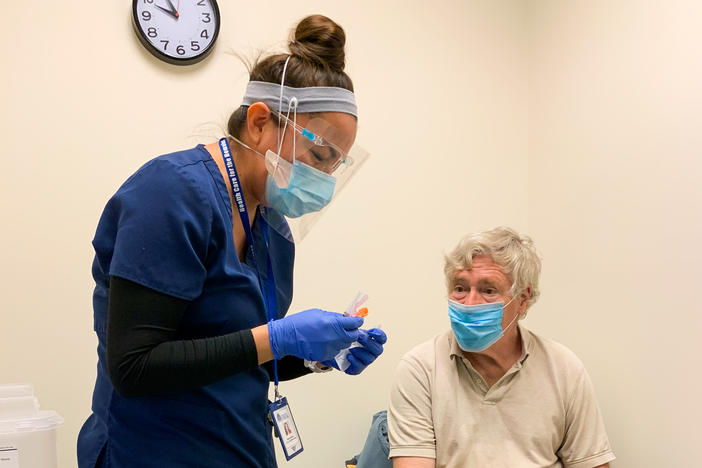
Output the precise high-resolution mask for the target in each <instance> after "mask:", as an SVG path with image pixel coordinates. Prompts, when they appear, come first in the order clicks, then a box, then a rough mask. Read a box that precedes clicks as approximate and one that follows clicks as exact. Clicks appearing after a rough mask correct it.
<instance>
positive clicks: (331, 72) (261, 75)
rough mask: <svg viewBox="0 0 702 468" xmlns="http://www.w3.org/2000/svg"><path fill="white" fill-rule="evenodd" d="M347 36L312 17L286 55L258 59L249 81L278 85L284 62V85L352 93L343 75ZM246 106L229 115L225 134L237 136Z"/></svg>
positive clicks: (299, 28) (324, 19) (303, 23)
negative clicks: (329, 88) (342, 90)
mask: <svg viewBox="0 0 702 468" xmlns="http://www.w3.org/2000/svg"><path fill="white" fill-rule="evenodd" d="M345 44H346V34H345V33H344V30H343V29H342V27H341V26H339V25H338V24H336V23H335V22H334V21H332V20H331V19H329V18H327V17H326V16H322V15H311V16H308V17H306V18H304V19H303V20H302V21H300V22H299V23H298V24H297V27H296V28H295V31H294V32H293V34H292V39H291V40H290V42H288V50H289V51H290V53H289V54H275V55H269V56H268V57H263V58H262V57H259V58H258V59H257V60H256V61H255V63H254V64H253V66H252V67H251V69H250V71H249V80H250V81H265V82H268V83H280V81H281V78H282V74H283V67H284V65H285V61H286V60H287V59H288V57H290V61H289V62H288V67H287V69H286V70H285V85H286V86H291V87H293V88H305V87H310V86H333V87H337V88H344V89H348V90H349V91H353V83H352V82H351V78H349V76H348V75H347V74H346V73H345V72H344V67H345V65H346V63H345V60H346V54H345V52H344V46H345ZM247 110H248V107H247V106H241V107H239V108H238V109H237V110H235V111H234V112H233V113H232V115H231V116H229V122H228V124H227V131H228V132H229V134H230V135H234V136H239V132H240V131H241V128H242V127H243V123H244V122H245V121H246V112H247Z"/></svg>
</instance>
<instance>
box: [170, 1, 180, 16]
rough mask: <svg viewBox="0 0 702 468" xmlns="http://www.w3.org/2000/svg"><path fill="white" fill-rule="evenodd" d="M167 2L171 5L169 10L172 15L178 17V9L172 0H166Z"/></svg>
mask: <svg viewBox="0 0 702 468" xmlns="http://www.w3.org/2000/svg"><path fill="white" fill-rule="evenodd" d="M168 4H169V5H170V6H171V12H173V13H174V15H173V16H175V17H176V18H178V17H179V16H180V15H179V14H178V9H177V8H176V7H175V6H173V2H172V1H171V0H168ZM178 4H179V5H180V2H178Z"/></svg>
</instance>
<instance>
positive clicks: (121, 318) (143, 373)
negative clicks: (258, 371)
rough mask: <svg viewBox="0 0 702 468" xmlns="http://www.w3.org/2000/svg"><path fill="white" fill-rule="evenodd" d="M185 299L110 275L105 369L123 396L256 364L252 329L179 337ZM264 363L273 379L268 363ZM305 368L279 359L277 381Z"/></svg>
mask: <svg viewBox="0 0 702 468" xmlns="http://www.w3.org/2000/svg"><path fill="white" fill-rule="evenodd" d="M188 304H189V302H188V301H186V300H184V299H179V298H176V297H173V296H169V295H167V294H163V293H161V292H158V291H155V290H153V289H150V288H147V287H145V286H142V285H140V284H137V283H134V282H132V281H129V280H126V279H123V278H119V277H116V276H111V277H110V293H109V302H108V310H107V371H108V375H109V377H110V380H111V381H112V385H113V386H114V387H115V390H117V392H118V393H119V394H120V395H122V396H126V397H133V396H145V395H156V394H163V393H170V392H175V391H178V390H185V389H191V388H196V387H200V386H203V385H207V384H210V383H212V382H215V381H217V380H220V379H223V378H226V377H230V376H232V375H234V374H237V373H239V372H244V371H248V370H252V369H255V368H256V367H258V354H257V352H256V343H255V342H254V339H253V335H252V333H251V330H241V331H237V332H234V333H229V334H226V335H221V336H215V337H211V338H201V339H189V340H183V339H179V335H178V329H179V327H180V322H181V320H182V319H183V316H184V314H185V311H186V310H187V307H188ZM263 367H264V368H265V369H266V370H267V371H268V374H269V376H270V378H271V380H272V378H273V363H272V362H267V363H265V364H264V365H263ZM308 373H310V370H309V369H307V368H306V367H305V366H304V363H303V361H302V359H299V358H297V357H294V356H286V357H284V358H283V359H281V360H280V361H278V376H279V378H280V380H290V379H294V378H297V377H300V376H302V375H305V374H308Z"/></svg>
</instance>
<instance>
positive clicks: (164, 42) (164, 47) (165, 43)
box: [161, 40, 168, 50]
mask: <svg viewBox="0 0 702 468" xmlns="http://www.w3.org/2000/svg"><path fill="white" fill-rule="evenodd" d="M161 42H163V50H166V49H167V48H168V41H164V40H161Z"/></svg>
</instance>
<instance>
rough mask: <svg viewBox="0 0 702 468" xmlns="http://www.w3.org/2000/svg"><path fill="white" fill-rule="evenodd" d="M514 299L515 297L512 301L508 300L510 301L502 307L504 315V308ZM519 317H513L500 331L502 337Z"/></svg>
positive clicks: (513, 298) (514, 297)
mask: <svg viewBox="0 0 702 468" xmlns="http://www.w3.org/2000/svg"><path fill="white" fill-rule="evenodd" d="M516 298H517V296H513V297H512V299H510V301H509V302H508V303H507V304H505V305H503V306H502V313H504V310H505V307H507V306H508V305H510V304H511V303H512V301H513V300H515V299H516ZM519 315H520V314H517V315H515V316H514V318H513V319H512V321H511V322H509V324H508V325H507V326H506V327H505V328H503V329H502V334H503V335H504V333H505V332H506V331H507V330H508V329H509V327H511V326H512V325H513V324H514V322H515V321H516V320H517V319H518V318H519Z"/></svg>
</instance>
